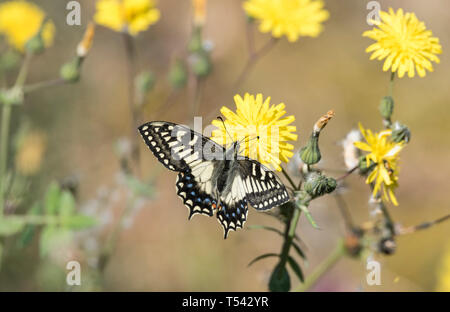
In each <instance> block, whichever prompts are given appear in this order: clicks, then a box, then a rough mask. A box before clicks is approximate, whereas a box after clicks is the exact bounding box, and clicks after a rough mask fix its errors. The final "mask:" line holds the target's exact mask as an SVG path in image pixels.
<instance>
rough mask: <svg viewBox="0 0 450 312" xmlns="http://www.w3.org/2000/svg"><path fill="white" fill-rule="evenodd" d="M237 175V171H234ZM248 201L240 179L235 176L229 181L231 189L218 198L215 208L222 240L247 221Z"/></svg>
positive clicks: (238, 176) (237, 175)
mask: <svg viewBox="0 0 450 312" xmlns="http://www.w3.org/2000/svg"><path fill="white" fill-rule="evenodd" d="M236 173H237V171H236ZM247 213H248V201H247V197H246V192H245V188H244V185H243V183H242V178H241V176H240V175H239V174H236V175H234V176H233V177H232V179H231V187H229V188H228V192H226V193H224V194H222V195H221V197H220V202H219V206H218V208H217V214H216V215H217V219H218V221H219V223H220V224H221V225H222V227H223V230H224V238H227V236H228V232H229V231H230V230H233V231H236V229H237V228H242V227H243V226H244V223H245V221H247Z"/></svg>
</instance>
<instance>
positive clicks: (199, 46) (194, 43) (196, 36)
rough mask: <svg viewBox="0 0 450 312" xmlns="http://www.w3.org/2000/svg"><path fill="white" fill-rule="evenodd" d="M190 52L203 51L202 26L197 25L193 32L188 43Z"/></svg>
mask: <svg viewBox="0 0 450 312" xmlns="http://www.w3.org/2000/svg"><path fill="white" fill-rule="evenodd" d="M188 50H189V52H192V53H196V52H203V41H202V27H201V26H195V27H194V29H193V32H192V37H191V40H190V41H189V43H188Z"/></svg>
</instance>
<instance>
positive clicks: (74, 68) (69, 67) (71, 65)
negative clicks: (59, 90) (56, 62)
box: [60, 57, 82, 82]
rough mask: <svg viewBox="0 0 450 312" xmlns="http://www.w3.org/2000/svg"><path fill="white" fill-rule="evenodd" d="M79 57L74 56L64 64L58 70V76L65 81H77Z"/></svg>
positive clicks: (79, 64) (78, 77) (79, 65)
mask: <svg viewBox="0 0 450 312" xmlns="http://www.w3.org/2000/svg"><path fill="white" fill-rule="evenodd" d="M81 60H82V58H80V57H75V58H74V59H73V60H72V61H70V62H68V63H66V64H64V65H63V66H62V67H61V70H60V76H61V78H62V79H64V81H66V82H77V81H78V80H79V79H80V67H81Z"/></svg>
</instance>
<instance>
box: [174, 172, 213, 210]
mask: <svg viewBox="0 0 450 312" xmlns="http://www.w3.org/2000/svg"><path fill="white" fill-rule="evenodd" d="M176 186H177V195H178V196H179V197H180V198H181V200H182V201H183V204H184V205H185V206H186V207H187V208H188V210H189V219H191V218H192V216H194V215H195V214H196V213H198V214H205V215H208V216H212V215H213V214H214V210H215V209H216V205H217V201H216V200H215V199H214V197H213V196H212V195H211V194H212V192H211V189H210V188H211V181H207V182H198V181H197V179H196V178H195V176H194V175H193V174H192V173H191V172H180V173H179V174H178V176H177V183H176Z"/></svg>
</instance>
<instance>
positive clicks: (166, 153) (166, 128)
mask: <svg viewBox="0 0 450 312" xmlns="http://www.w3.org/2000/svg"><path fill="white" fill-rule="evenodd" d="M138 129H139V133H140V134H141V136H142V138H143V139H144V142H145V144H147V146H148V148H149V149H150V150H151V151H152V153H153V155H155V156H156V158H157V159H158V160H159V161H160V162H161V163H162V164H163V165H164V166H165V167H166V168H167V169H169V170H173V171H182V172H184V171H186V170H189V169H192V168H193V167H195V166H197V165H201V163H202V162H203V161H205V160H209V161H213V159H218V157H217V156H218V155H223V153H224V152H225V149H224V148H223V147H222V146H221V145H219V144H217V143H215V142H213V141H212V140H210V139H208V138H207V137H204V136H203V135H201V134H200V133H197V132H195V131H192V130H191V129H189V128H188V127H185V126H182V125H178V124H175V123H172V122H166V121H152V122H148V123H145V124H143V125H142V126H140V127H139V128H138ZM219 159H220V158H219Z"/></svg>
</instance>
